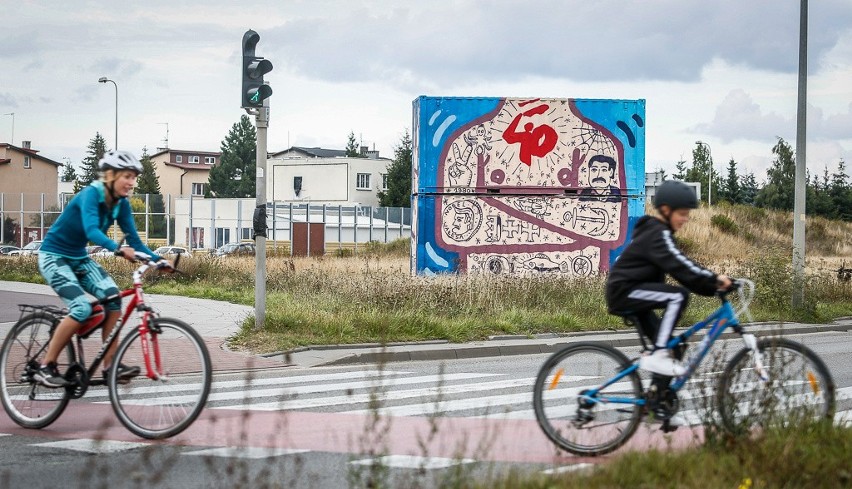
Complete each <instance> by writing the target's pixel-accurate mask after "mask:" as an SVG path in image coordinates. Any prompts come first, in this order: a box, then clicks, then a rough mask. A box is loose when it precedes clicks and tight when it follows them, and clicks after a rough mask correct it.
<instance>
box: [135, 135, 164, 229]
mask: <svg viewBox="0 0 852 489" xmlns="http://www.w3.org/2000/svg"><path fill="white" fill-rule="evenodd" d="M139 162H140V163H142V174H141V175H139V179H138V180H136V194H137V195H139V197H140V198H141V199H142V202H143V206H142V216H143V217H142V218H141V220H140V218H138V217H137V226H136V227H137V228H139V230H141V231H144V230H145V229H146V228H145V219H144V215H145V205H144V202H145V197H144V195H148V201H147V202H148V214H147V215H148V227H147V229H148V238H150V237H159V238H162V237H165V236H166V215H165V213H166V211H165V209H166V206H165V202H164V201H163V196H162V195H160V180H159V178H158V177H157V170H156V168H154V162H153V161H151V155H149V154H148V148H147V147H144V148H142V158H141V159H140V160H139ZM134 212H135V209H134ZM140 223H141V224H140Z"/></svg>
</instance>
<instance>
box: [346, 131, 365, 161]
mask: <svg viewBox="0 0 852 489" xmlns="http://www.w3.org/2000/svg"><path fill="white" fill-rule="evenodd" d="M344 156H348V157H350V158H362V157H363V156H364V155H362V154H361V147H360V146H359V145H358V141H356V140H355V132H354V131H352V132H350V133H349V140H348V141H346V153H345V155H344Z"/></svg>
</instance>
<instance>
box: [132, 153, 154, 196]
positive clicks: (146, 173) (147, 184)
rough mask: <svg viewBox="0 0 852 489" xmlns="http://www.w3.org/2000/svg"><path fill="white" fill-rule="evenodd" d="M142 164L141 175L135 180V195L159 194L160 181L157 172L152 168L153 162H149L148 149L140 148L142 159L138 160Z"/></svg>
mask: <svg viewBox="0 0 852 489" xmlns="http://www.w3.org/2000/svg"><path fill="white" fill-rule="evenodd" d="M139 162H140V163H142V174H141V175H139V178H138V179H137V180H136V193H137V194H159V193H160V180H159V178H158V177H157V170H156V168H154V162H153V161H151V155H149V154H148V148H147V147H144V148H142V158H140V159H139Z"/></svg>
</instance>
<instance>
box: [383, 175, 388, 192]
mask: <svg viewBox="0 0 852 489" xmlns="http://www.w3.org/2000/svg"><path fill="white" fill-rule="evenodd" d="M387 189H388V174H387V173H382V190H387Z"/></svg>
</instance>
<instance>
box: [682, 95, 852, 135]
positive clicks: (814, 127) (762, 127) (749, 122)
mask: <svg viewBox="0 0 852 489" xmlns="http://www.w3.org/2000/svg"><path fill="white" fill-rule="evenodd" d="M807 119H808V120H807V135H808V139H814V140H818V139H852V103H850V104H849V107H848V110H847V112H846V113H845V114H832V115H830V116H828V117H826V116H825V115H824V111H823V109H821V108H819V107H814V106H813V105H810V104H808V107H807ZM689 131H690V132H693V133H700V134H707V135H710V136H714V137H717V138H719V139H721V140H722V141H724V142H726V143H727V142H731V141H736V140H752V141H773V140H775V139H776V138H778V137H785V138H789V139H792V138H794V137H795V134H796V119H795V117H783V116H781V115H779V114H776V113H774V112H770V113H764V112H763V110H762V109H761V108H760V105H758V104H757V103H755V102H754V100H752V98H751V96H750V95H749V94H747V93H746V92H745V91H744V90H742V89H736V90H732V91H731V92H729V93H728V95H727V96H726V97H725V100H723V101H722V103H721V104H719V106H718V107H716V114H715V116H714V117H713V120H712V121H710V122H709V123H703V124H698V125H696V126H694V127H692V128H690V129H689Z"/></svg>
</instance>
